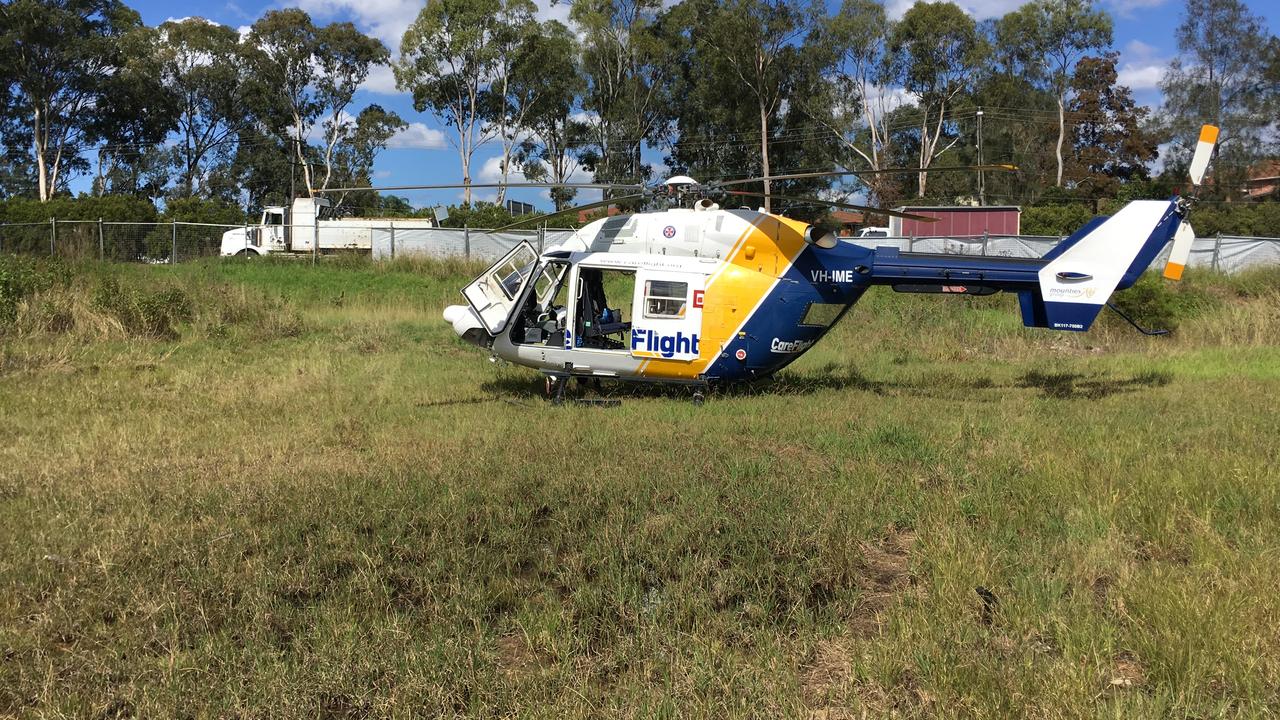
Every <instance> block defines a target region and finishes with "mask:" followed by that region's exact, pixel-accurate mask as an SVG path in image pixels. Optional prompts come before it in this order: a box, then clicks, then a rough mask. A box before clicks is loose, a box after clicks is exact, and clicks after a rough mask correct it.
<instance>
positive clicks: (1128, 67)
mask: <svg viewBox="0 0 1280 720" xmlns="http://www.w3.org/2000/svg"><path fill="white" fill-rule="evenodd" d="M1120 60H1121V62H1120V63H1119V66H1118V67H1117V68H1116V75H1117V77H1116V82H1117V83H1119V84H1121V85H1127V86H1129V87H1130V88H1131V89H1133V90H1134V91H1139V92H1140V91H1143V90H1155V89H1157V88H1159V87H1160V81H1161V80H1163V79H1164V74H1165V71H1166V70H1167V69H1168V67H1169V58H1168V57H1165V56H1163V55H1161V53H1160V50H1159V48H1156V47H1155V46H1153V45H1148V44H1147V43H1144V42H1142V41H1141V40H1130V41H1129V42H1128V43H1126V44H1125V46H1124V50H1123V51H1122V52H1121V53H1120Z"/></svg>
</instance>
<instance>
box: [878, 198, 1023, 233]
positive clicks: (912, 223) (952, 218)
mask: <svg viewBox="0 0 1280 720" xmlns="http://www.w3.org/2000/svg"><path fill="white" fill-rule="evenodd" d="M897 209H898V210H901V211H902V212H909V213H913V214H915V215H924V216H925V217H936V218H938V222H923V221H920V220H907V219H906V218H890V226H889V227H890V229H891V230H892V232H891V233H890V234H891V235H894V236H896V237H965V236H974V235H982V234H983V233H986V234H988V235H1019V234H1021V233H1020V232H1019V231H1020V230H1021V227H1022V225H1021V218H1022V208H1020V207H1018V206H1016V205H985V206H982V207H976V206H961V207H938V206H931V207H900V208H897Z"/></svg>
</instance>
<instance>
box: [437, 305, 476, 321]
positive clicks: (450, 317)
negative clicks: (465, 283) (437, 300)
mask: <svg viewBox="0 0 1280 720" xmlns="http://www.w3.org/2000/svg"><path fill="white" fill-rule="evenodd" d="M470 309H471V308H469V307H467V306H466V305H450V306H449V307H447V308H445V309H444V321H445V322H447V323H449V324H450V325H452V324H454V323H455V322H457V321H458V319H459V318H464V317H466V316H467V311H468V310H470Z"/></svg>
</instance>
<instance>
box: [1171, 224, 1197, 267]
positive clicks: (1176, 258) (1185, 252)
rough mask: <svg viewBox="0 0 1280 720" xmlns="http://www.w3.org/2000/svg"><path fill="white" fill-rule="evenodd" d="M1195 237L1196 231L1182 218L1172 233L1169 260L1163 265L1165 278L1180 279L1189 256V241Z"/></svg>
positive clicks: (1192, 240)
mask: <svg viewBox="0 0 1280 720" xmlns="http://www.w3.org/2000/svg"><path fill="white" fill-rule="evenodd" d="M1195 239H1196V231H1195V230H1192V229H1191V223H1189V222H1187V221H1186V220H1183V221H1182V224H1181V225H1179V226H1178V231H1177V232H1175V233H1174V234H1173V248H1172V249H1171V250H1169V261H1168V262H1167V263H1165V265H1164V277H1165V279H1167V280H1174V281H1177V280H1181V279H1182V271H1183V270H1184V269H1186V267H1187V260H1188V259H1189V258H1190V257H1191V243H1193V242H1195Z"/></svg>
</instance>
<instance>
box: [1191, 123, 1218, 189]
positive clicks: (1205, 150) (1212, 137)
mask: <svg viewBox="0 0 1280 720" xmlns="http://www.w3.org/2000/svg"><path fill="white" fill-rule="evenodd" d="M1217 146H1218V128H1217V127H1215V126H1213V125H1205V126H1203V127H1201V128H1200V141H1199V142H1197V143H1196V152H1195V155H1193V156H1192V157H1191V169H1190V175H1191V184H1192V185H1194V186H1195V187H1200V183H1201V181H1203V180H1204V174H1205V171H1206V170H1208V169H1209V161H1210V160H1211V159H1213V150H1214V148H1216V147H1217Z"/></svg>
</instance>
